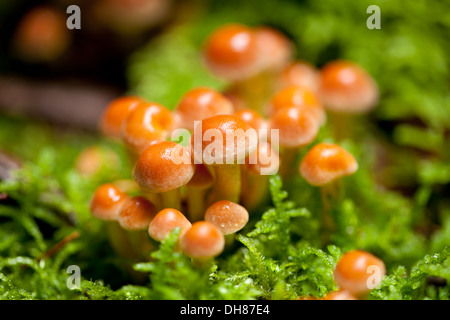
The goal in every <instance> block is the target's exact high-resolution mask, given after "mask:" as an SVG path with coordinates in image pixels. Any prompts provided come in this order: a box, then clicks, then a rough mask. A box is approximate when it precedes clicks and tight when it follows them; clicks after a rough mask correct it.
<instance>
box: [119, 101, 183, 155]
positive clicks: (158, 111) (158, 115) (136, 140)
mask: <svg viewBox="0 0 450 320" xmlns="http://www.w3.org/2000/svg"><path fill="white" fill-rule="evenodd" d="M174 126H175V120H174V116H173V114H172V112H171V111H170V110H169V109H167V108H166V107H164V106H162V105H160V104H159V103H155V102H148V103H140V104H139V105H138V106H137V107H136V108H135V109H134V110H133V111H132V112H131V113H130V114H129V115H128V117H127V118H126V120H125V122H124V125H123V127H122V138H123V140H124V142H125V144H126V145H127V147H128V148H129V149H130V150H131V151H132V152H134V153H135V154H140V153H141V152H142V151H144V150H145V148H147V147H148V146H149V145H151V144H153V143H155V142H158V141H163V140H165V139H166V138H167V137H168V136H169V134H170V132H171V131H172V130H173V129H174Z"/></svg>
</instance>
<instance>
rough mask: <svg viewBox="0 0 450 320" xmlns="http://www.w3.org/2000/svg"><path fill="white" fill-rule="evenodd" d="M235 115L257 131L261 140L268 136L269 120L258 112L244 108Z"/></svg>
mask: <svg viewBox="0 0 450 320" xmlns="http://www.w3.org/2000/svg"><path fill="white" fill-rule="evenodd" d="M234 115H235V116H236V117H238V118H239V119H241V120H242V121H244V122H245V123H247V124H248V125H249V126H250V127H252V128H253V129H255V130H257V133H258V138H259V139H263V138H265V137H266V136H267V129H268V124H267V120H266V119H264V117H263V116H262V115H261V114H259V113H258V112H257V111H255V110H253V109H250V108H244V109H240V110H238V111H236V112H235V113H234Z"/></svg>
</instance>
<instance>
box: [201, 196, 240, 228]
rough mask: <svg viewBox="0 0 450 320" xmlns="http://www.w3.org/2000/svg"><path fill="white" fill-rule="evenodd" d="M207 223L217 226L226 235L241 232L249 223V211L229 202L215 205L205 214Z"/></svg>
mask: <svg viewBox="0 0 450 320" xmlns="http://www.w3.org/2000/svg"><path fill="white" fill-rule="evenodd" d="M205 221H208V222H210V223H212V224H213V225H215V226H216V227H217V228H218V229H219V230H220V231H222V233H223V234H224V235H228V234H232V233H235V232H237V231H239V230H241V229H242V228H243V227H244V226H245V225H246V224H247V222H248V211H247V209H245V208H244V207H243V206H241V205H239V204H237V203H235V202H232V201H228V200H221V201H217V202H215V203H213V204H212V205H211V206H209V207H208V209H207V210H206V212H205Z"/></svg>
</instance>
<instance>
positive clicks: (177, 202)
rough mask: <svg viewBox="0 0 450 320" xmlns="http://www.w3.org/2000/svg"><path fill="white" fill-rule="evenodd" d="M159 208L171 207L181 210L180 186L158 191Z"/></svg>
mask: <svg viewBox="0 0 450 320" xmlns="http://www.w3.org/2000/svg"><path fill="white" fill-rule="evenodd" d="M159 197H160V204H161V209H165V208H172V209H176V210H181V195H180V188H176V189H173V190H170V191H166V192H162V193H159Z"/></svg>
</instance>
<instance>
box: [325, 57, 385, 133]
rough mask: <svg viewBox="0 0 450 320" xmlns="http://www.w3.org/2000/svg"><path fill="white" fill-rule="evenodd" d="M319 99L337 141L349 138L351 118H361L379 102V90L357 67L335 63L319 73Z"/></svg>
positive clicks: (340, 61) (347, 63) (347, 62)
mask: <svg viewBox="0 0 450 320" xmlns="http://www.w3.org/2000/svg"><path fill="white" fill-rule="evenodd" d="M319 95H320V98H321V100H322V102H323V103H324V106H325V108H326V109H327V110H329V111H331V112H330V115H331V117H332V118H333V121H332V123H333V126H334V130H335V136H336V139H338V140H340V139H342V138H345V137H348V136H349V135H350V134H349V131H350V130H352V128H353V127H354V125H352V123H349V121H350V118H351V115H356V114H363V113H367V112H369V111H370V110H371V109H373V108H374V107H375V106H376V104H377V102H378V96H379V92H378V86H377V84H376V82H375V81H374V79H373V78H372V77H371V76H370V75H369V74H368V73H367V71H365V70H364V69H363V68H362V67H361V66H359V65H357V64H356V63H353V62H350V61H345V60H336V61H332V62H329V63H328V64H326V65H325V66H324V67H323V68H322V70H321V71H320V86H319Z"/></svg>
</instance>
